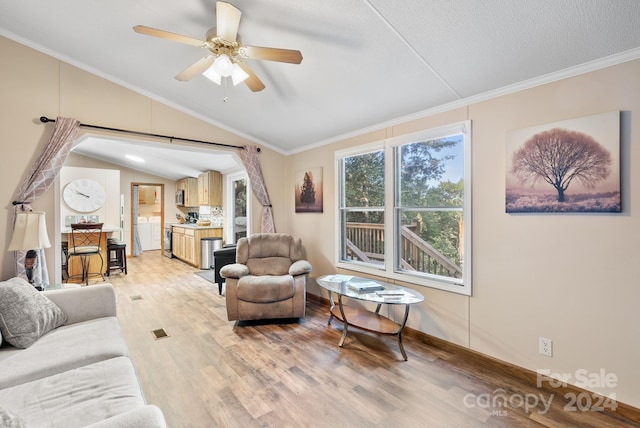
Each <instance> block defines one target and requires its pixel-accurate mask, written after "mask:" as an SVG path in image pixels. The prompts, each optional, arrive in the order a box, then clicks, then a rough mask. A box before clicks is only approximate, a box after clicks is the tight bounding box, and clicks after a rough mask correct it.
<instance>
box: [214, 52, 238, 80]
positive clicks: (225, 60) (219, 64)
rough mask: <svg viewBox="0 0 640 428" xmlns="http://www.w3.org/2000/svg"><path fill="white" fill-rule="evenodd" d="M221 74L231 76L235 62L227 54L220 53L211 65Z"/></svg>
mask: <svg viewBox="0 0 640 428" xmlns="http://www.w3.org/2000/svg"><path fill="white" fill-rule="evenodd" d="M211 68H213V69H214V70H215V72H216V73H218V74H219V75H220V76H224V77H228V76H231V71H232V70H233V63H232V62H231V59H230V58H229V57H228V56H227V55H226V54H220V55H218V57H217V58H216V60H215V62H214V63H213V65H212V66H211Z"/></svg>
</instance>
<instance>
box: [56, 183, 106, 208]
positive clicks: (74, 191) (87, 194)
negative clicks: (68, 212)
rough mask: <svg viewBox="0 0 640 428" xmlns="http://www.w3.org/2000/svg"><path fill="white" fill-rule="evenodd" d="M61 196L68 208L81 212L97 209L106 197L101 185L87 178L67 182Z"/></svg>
mask: <svg viewBox="0 0 640 428" xmlns="http://www.w3.org/2000/svg"><path fill="white" fill-rule="evenodd" d="M62 197H63V199H64V201H65V202H66V203H67V205H68V206H69V208H71V209H73V210H76V211H79V212H81V213H90V212H92V211H95V210H97V209H98V208H100V207H101V206H102V205H104V203H105V201H106V199H107V195H106V194H105V192H104V189H103V188H102V186H101V185H100V184H99V183H98V182H97V181H94V180H89V179H87V178H79V179H77V180H73V181H71V182H70V183H69V184H67V185H66V187H65V188H64V192H63V193H62Z"/></svg>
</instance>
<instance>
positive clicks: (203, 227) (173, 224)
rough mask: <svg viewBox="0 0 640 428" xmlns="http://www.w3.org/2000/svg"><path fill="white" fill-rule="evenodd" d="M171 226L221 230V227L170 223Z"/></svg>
mask: <svg viewBox="0 0 640 428" xmlns="http://www.w3.org/2000/svg"><path fill="white" fill-rule="evenodd" d="M171 226H175V227H184V228H185V229H222V226H214V225H211V226H198V225H197V224H195V223H172V224H171Z"/></svg>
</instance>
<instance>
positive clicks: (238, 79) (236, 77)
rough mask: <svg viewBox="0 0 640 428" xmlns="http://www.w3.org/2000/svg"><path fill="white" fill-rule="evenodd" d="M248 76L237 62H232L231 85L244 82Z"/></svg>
mask: <svg viewBox="0 0 640 428" xmlns="http://www.w3.org/2000/svg"><path fill="white" fill-rule="evenodd" d="M248 78H249V75H248V74H247V72H246V71H244V70H243V69H242V68H240V66H239V65H238V64H233V67H232V69H231V81H232V82H233V86H236V85H237V84H239V83H242V82H244V81H245V80H247V79H248Z"/></svg>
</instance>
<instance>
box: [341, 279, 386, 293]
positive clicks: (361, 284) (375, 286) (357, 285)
mask: <svg viewBox="0 0 640 428" xmlns="http://www.w3.org/2000/svg"><path fill="white" fill-rule="evenodd" d="M347 285H348V286H349V288H351V289H352V290H356V291H361V292H364V291H366V292H370V291H377V290H384V285H382V284H380V283H378V282H375V281H349V282H348V283H347Z"/></svg>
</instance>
